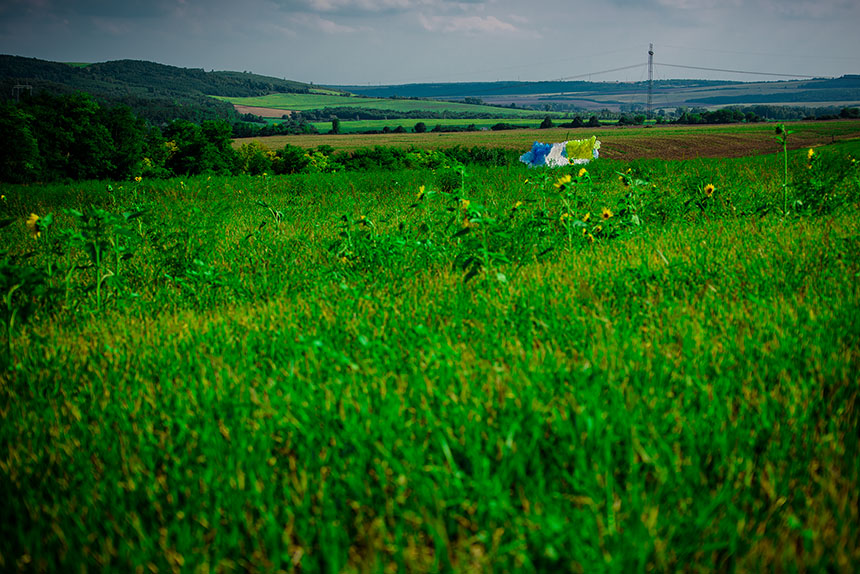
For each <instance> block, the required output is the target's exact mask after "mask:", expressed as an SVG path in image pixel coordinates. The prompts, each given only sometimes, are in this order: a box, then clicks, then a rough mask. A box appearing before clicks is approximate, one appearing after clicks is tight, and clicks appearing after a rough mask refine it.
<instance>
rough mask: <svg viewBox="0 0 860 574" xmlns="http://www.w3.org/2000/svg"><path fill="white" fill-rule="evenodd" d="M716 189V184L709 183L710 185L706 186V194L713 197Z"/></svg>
mask: <svg viewBox="0 0 860 574" xmlns="http://www.w3.org/2000/svg"><path fill="white" fill-rule="evenodd" d="M714 189H715V188H714V184H712V183H709V184H708V185H706V186H705V195H707V196H708V197H711V196H712V195H714Z"/></svg>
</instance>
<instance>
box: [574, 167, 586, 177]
mask: <svg viewBox="0 0 860 574" xmlns="http://www.w3.org/2000/svg"><path fill="white" fill-rule="evenodd" d="M587 173H588V171H587V170H586V169H585V168H584V167H583V168H580V170H579V173H578V174H576V177H582V176H584V175H585V174H587Z"/></svg>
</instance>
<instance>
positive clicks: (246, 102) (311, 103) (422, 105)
mask: <svg viewBox="0 0 860 574" xmlns="http://www.w3.org/2000/svg"><path fill="white" fill-rule="evenodd" d="M212 97H214V98H215V99H218V100H221V101H224V102H229V103H231V104H234V105H235V104H238V105H242V106H255V107H261V108H277V109H286V110H295V111H306V110H318V109H322V108H327V107H328V108H334V107H338V108H350V107H355V108H368V109H373V110H391V112H392V113H393V114H396V113H397V112H414V111H417V110H426V111H434V112H436V111H438V112H452V113H478V114H487V113H493V114H498V117H500V118H505V117H511V118H514V117H528V118H543V117H544V116H545V115H546V112H541V111H536V110H526V109H513V108H502V107H495V106H483V105H475V104H464V103H459V102H446V101H441V100H421V99H396V98H365V97H359V96H345V95H335V94H319V93H314V94H270V95H267V96H257V97H245V98H243V97H227V96H212Z"/></svg>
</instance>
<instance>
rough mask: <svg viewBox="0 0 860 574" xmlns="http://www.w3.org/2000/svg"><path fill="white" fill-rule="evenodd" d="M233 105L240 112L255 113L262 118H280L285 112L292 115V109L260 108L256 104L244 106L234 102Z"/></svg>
mask: <svg viewBox="0 0 860 574" xmlns="http://www.w3.org/2000/svg"><path fill="white" fill-rule="evenodd" d="M233 107H234V108H236V111H237V112H239V113H240V114H254V115H255V116H260V117H261V118H280V117H281V116H283V115H284V114H286V115H290V114H291V113H293V112H291V111H290V110H279V109H276V108H258V107H256V106H242V105H239V104H233Z"/></svg>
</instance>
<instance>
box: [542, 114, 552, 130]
mask: <svg viewBox="0 0 860 574" xmlns="http://www.w3.org/2000/svg"><path fill="white" fill-rule="evenodd" d="M551 127H552V119H551V118H550V117H549V116H546V117H545V118H544V119H543V121H542V122H541V123H540V129H542V130H545V129H549V128H551Z"/></svg>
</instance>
